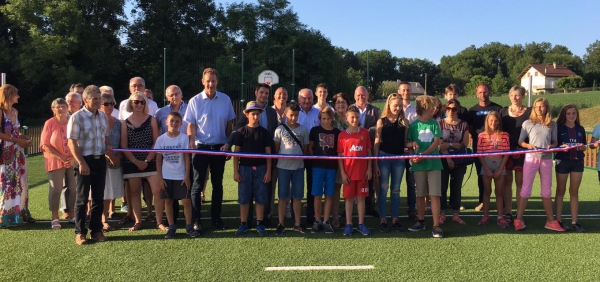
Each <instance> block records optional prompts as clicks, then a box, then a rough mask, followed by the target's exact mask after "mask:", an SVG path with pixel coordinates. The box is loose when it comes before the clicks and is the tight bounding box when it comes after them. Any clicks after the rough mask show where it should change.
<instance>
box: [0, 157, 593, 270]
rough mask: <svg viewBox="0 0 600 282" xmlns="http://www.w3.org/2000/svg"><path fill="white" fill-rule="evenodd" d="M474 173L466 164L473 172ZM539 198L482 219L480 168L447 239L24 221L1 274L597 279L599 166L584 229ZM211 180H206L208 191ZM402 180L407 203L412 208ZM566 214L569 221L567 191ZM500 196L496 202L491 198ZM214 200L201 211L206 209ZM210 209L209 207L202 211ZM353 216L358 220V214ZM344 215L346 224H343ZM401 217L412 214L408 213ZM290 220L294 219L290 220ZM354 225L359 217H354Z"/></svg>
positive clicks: (34, 185)
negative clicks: (514, 218)
mask: <svg viewBox="0 0 600 282" xmlns="http://www.w3.org/2000/svg"><path fill="white" fill-rule="evenodd" d="M27 160H28V164H29V169H30V174H29V183H30V207H31V211H32V214H33V216H34V217H36V218H37V219H38V221H48V220H49V219H50V212H49V211H48V203H47V193H48V188H47V187H48V186H47V178H46V174H45V172H44V171H43V158H42V157H41V156H35V157H30V158H28V159H27ZM231 166H232V165H231V162H228V163H227V171H226V174H225V198H226V202H225V204H224V216H227V217H231V216H237V215H238V206H237V204H236V202H235V199H236V193H237V192H236V191H237V188H236V187H237V186H236V185H235V184H234V182H233V180H232V176H231V172H232V169H231ZM468 174H469V172H468V171H467V175H468ZM534 187H537V188H534V193H533V195H534V197H533V198H532V200H531V201H530V205H529V210H528V213H527V216H526V218H525V220H526V224H527V229H526V230H525V231H524V232H518V233H517V232H515V231H514V229H512V228H511V229H501V228H500V227H498V226H497V225H495V224H493V220H492V224H490V225H489V226H486V227H480V226H477V222H478V221H479V220H480V219H481V214H480V213H479V212H475V211H474V210H473V207H475V206H476V205H477V192H476V190H477V189H476V181H475V169H473V175H471V178H470V179H469V181H468V183H467V185H466V186H465V187H464V188H463V195H464V196H463V204H464V206H465V208H466V210H465V212H463V215H464V216H465V217H464V218H463V219H464V220H465V221H466V222H467V226H466V227H463V226H459V225H458V224H453V222H451V221H448V222H447V223H446V224H445V225H442V229H443V230H444V235H445V238H443V239H434V238H432V237H431V217H428V218H427V220H426V224H427V230H426V231H422V232H409V231H407V232H402V233H400V232H390V233H380V232H379V231H378V230H377V226H378V220H377V219H374V218H367V222H366V223H367V226H368V227H369V228H370V229H371V231H372V233H373V234H372V235H371V236H369V237H365V236H362V235H360V234H358V233H357V232H355V233H354V236H352V237H350V238H345V237H343V236H342V231H343V230H342V229H338V230H336V233H335V234H324V233H319V234H306V235H302V234H298V233H294V232H292V231H290V230H289V229H288V230H287V231H286V233H285V234H284V235H283V236H276V235H275V234H274V229H269V232H270V233H269V235H268V236H267V237H259V236H258V234H257V233H256V232H255V230H254V229H253V230H251V232H249V233H248V234H246V235H245V236H243V237H235V236H234V232H235V228H237V226H238V224H239V220H237V219H228V220H226V224H227V225H228V226H229V227H230V229H229V230H226V231H220V232H213V231H212V230H210V229H209V228H210V227H209V225H210V224H209V220H204V221H203V223H204V226H205V229H207V230H206V231H205V232H204V234H203V236H201V237H199V238H195V239H192V238H189V237H187V236H186V235H185V234H184V233H183V232H184V228H183V222H181V221H180V222H179V223H180V224H179V229H178V235H177V237H176V239H172V240H166V239H163V236H164V234H165V233H164V232H162V231H159V230H157V229H155V227H154V225H153V224H151V223H145V224H144V229H143V230H140V231H137V232H135V233H128V232H127V228H128V227H130V225H127V226H118V225H117V224H116V222H114V223H113V224H114V225H115V226H117V227H119V230H118V231H114V232H109V233H107V236H108V238H109V241H108V242H104V243H95V242H94V241H91V242H90V244H88V245H84V246H77V245H75V242H74V239H75V236H74V227H73V225H69V224H67V223H66V222H63V229H62V230H58V231H53V230H51V229H50V223H49V222H38V223H35V224H24V225H22V226H20V227H16V228H11V229H8V230H0V240H1V244H0V254H2V255H1V256H0V266H1V267H0V277H2V281H20V280H35V281H38V280H51V281H75V280H77V281H81V280H104V281H116V280H129V281H142V280H144V281H167V280H169V281H191V280H194V281H242V280H244V281H248V280H262V281H276V280H280V281H283V280H293V281H297V280H299V281H315V280H327V281H375V280H379V281H392V280H401V281H402V280H418V281H442V280H444V281H455V280H464V281H474V280H481V281H514V280H519V281H559V280H561V281H562V280H578V281H597V280H598V277H600V276H599V275H598V267H600V259H598V257H597V254H598V249H599V247H600V243H599V242H600V235H599V231H600V220H599V216H598V215H597V214H598V213H599V208H600V204H599V203H598V200H599V197H600V193H599V189H598V177H597V172H596V171H592V170H586V171H585V175H584V178H583V183H582V185H581V192H580V199H581V207H580V210H581V212H580V213H581V214H587V215H590V216H586V217H582V218H581V219H580V223H581V224H582V225H583V226H584V228H586V229H587V232H586V233H574V232H568V233H557V232H553V231H548V230H546V229H544V228H543V225H544V218H543V217H538V215H541V214H542V213H543V212H542V210H541V201H540V199H539V184H538V183H537V182H536V184H535V186H534ZM210 190H211V188H210V186H209V187H208V188H207V192H208V195H207V196H208V197H207V198H208V199H210ZM405 190H406V189H405V187H404V185H403V186H402V194H401V195H402V197H403V198H402V200H401V211H402V214H404V213H405V211H406V206H405V204H406V202H405V199H404V197H405V195H406V192H405ZM565 200H566V201H567V202H565V208H564V214H565V222H569V219H568V217H569V216H568V214H569V207H568V195H567V196H566V197H565ZM492 203H493V202H492ZM207 208H209V204H208V205H205V206H204V208H203V210H204V211H207V210H208V209H207ZM204 215H208V213H206V212H205V213H204ZM355 221H356V220H355ZM343 222H344V221H343V220H342V224H343ZM401 222H402V224H403V225H404V226H405V227H408V226H409V225H410V224H411V223H409V222H408V220H407V219H406V218H402V220H401ZM287 224H288V227H289V226H290V225H291V223H290V222H289V221H288V222H287ZM355 225H356V222H355ZM322 265H328V266H343V265H350V266H355V265H372V266H374V269H372V270H335V271H265V268H266V267H272V266H322Z"/></svg>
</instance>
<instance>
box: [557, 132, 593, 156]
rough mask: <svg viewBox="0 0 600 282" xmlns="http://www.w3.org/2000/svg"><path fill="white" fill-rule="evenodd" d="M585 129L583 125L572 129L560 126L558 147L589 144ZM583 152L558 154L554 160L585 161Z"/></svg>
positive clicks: (570, 151) (571, 151)
mask: <svg viewBox="0 0 600 282" xmlns="http://www.w3.org/2000/svg"><path fill="white" fill-rule="evenodd" d="M585 138H586V136H585V129H584V128H583V126H581V125H575V126H574V127H573V128H570V127H568V126H566V125H560V126H558V146H559V147H560V146H562V145H567V146H576V145H578V144H587V141H586V140H585ZM583 157H584V154H583V152H582V151H579V150H577V149H576V148H575V149H571V150H569V151H567V152H557V153H556V155H555V156H554V159H557V160H583Z"/></svg>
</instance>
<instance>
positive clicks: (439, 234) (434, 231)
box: [431, 226, 444, 238]
mask: <svg viewBox="0 0 600 282" xmlns="http://www.w3.org/2000/svg"><path fill="white" fill-rule="evenodd" d="M431 235H433V238H444V232H442V229H441V228H440V227H439V226H434V227H433V228H431Z"/></svg>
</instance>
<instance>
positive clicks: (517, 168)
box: [500, 85, 531, 223]
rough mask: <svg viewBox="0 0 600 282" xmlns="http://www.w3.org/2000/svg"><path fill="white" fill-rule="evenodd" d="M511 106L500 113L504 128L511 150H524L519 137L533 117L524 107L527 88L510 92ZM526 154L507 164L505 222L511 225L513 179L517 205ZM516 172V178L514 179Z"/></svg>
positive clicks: (514, 156) (513, 158) (515, 87)
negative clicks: (525, 124)
mask: <svg viewBox="0 0 600 282" xmlns="http://www.w3.org/2000/svg"><path fill="white" fill-rule="evenodd" d="M508 97H509V98H510V103H511V105H510V106H508V107H505V108H503V109H502V110H501V111H500V116H501V117H502V127H503V128H504V131H506V133H508V137H509V139H510V150H512V151H514V150H523V148H521V147H520V146H519V144H518V141H519V135H520V134H521V127H522V126H523V123H524V122H525V121H526V120H528V119H529V116H531V108H528V107H525V106H523V99H524V98H525V88H524V87H523V86H519V85H515V86H513V87H511V88H510V91H509V92H508ZM524 161H525V154H519V155H513V156H511V157H509V158H508V162H507V163H506V176H505V178H504V220H506V222H508V223H511V221H512V218H513V215H512V195H513V193H512V191H513V190H512V184H513V179H514V181H515V186H516V187H517V203H518V202H519V199H520V198H521V195H520V193H521V187H523V162H524ZM513 172H514V177H513Z"/></svg>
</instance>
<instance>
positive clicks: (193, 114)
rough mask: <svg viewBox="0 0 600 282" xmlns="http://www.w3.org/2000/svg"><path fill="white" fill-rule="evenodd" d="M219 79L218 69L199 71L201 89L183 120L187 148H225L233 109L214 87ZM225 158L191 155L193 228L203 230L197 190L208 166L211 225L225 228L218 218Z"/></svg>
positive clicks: (200, 189)
mask: <svg viewBox="0 0 600 282" xmlns="http://www.w3.org/2000/svg"><path fill="white" fill-rule="evenodd" d="M218 83H219V80H218V74H217V70H215V69H212V68H207V69H205V70H204V72H203V73H202V85H204V90H203V91H202V92H200V93H199V94H197V95H196V96H194V97H192V99H190V101H189V104H188V107H187V110H186V112H185V117H184V121H186V122H187V123H188V127H187V134H188V136H189V137H190V149H193V148H196V149H199V150H211V151H219V150H222V151H224V150H226V146H224V144H225V143H226V142H227V137H229V135H231V129H232V128H231V125H232V120H233V119H234V118H235V113H234V111H233V105H232V104H231V99H230V98H229V96H227V95H226V94H225V93H221V92H218V91H217V84H218ZM225 159H226V158H225V156H211V155H203V154H195V155H194V157H193V160H192V163H193V166H194V183H193V185H192V191H191V196H192V212H193V214H192V221H193V222H194V229H195V230H197V231H200V230H202V225H201V224H200V217H201V214H200V208H201V204H202V202H201V200H200V192H201V191H202V187H203V185H204V180H205V179H206V169H207V168H210V182H211V184H212V188H213V191H212V199H211V208H210V212H211V214H210V217H211V221H212V225H213V227H214V228H215V229H217V230H223V229H226V228H227V226H225V223H223V220H222V219H221V207H222V205H223V173H224V172H225Z"/></svg>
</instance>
